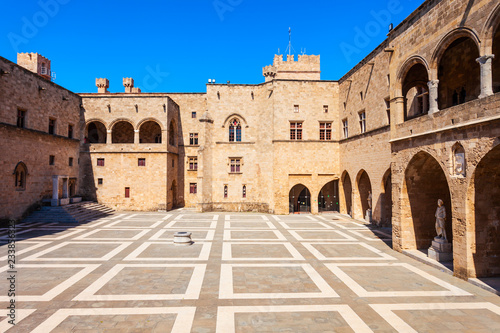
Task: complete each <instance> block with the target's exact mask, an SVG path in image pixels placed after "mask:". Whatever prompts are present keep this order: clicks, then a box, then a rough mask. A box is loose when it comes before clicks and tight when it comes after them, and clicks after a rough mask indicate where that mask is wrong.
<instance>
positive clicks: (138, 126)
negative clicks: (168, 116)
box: [135, 117, 165, 131]
mask: <svg viewBox="0 0 500 333" xmlns="http://www.w3.org/2000/svg"><path fill="white" fill-rule="evenodd" d="M148 121H154V122H155V123H157V124H158V126H160V128H161V130H162V131H163V130H164V129H165V128H164V126H163V123H162V122H161V121H159V120H158V119H156V118H153V117H148V118H144V119H142V120H141V121H139V122H138V123H137V126H136V128H135V129H136V130H140V129H141V126H142V125H143V124H144V123H147V122H148Z"/></svg>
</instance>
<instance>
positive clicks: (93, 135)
mask: <svg viewBox="0 0 500 333" xmlns="http://www.w3.org/2000/svg"><path fill="white" fill-rule="evenodd" d="M106 141H107V130H106V123H105V122H104V121H103V120H100V119H89V120H88V121H87V122H86V124H85V143H106Z"/></svg>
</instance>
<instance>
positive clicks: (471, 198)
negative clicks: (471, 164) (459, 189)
mask: <svg viewBox="0 0 500 333" xmlns="http://www.w3.org/2000/svg"><path fill="white" fill-rule="evenodd" d="M467 221H468V223H467V224H468V229H469V232H468V235H469V240H468V244H470V249H471V250H470V253H469V254H468V257H469V258H468V259H469V260H468V266H470V268H468V271H469V272H468V275H469V276H471V277H476V276H477V277H487V276H493V275H498V274H500V227H499V224H500V144H497V145H496V146H495V147H493V148H492V149H491V150H490V151H489V152H488V153H487V154H486V155H485V156H483V158H482V159H481V160H480V162H479V163H478V165H477V167H476V169H475V170H474V174H473V176H472V177H471V182H470V186H469V190H468V193H467Z"/></svg>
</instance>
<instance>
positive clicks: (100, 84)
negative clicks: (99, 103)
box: [95, 78, 109, 94]
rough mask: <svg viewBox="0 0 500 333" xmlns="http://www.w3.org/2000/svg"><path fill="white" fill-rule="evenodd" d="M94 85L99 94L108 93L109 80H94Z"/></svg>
mask: <svg viewBox="0 0 500 333" xmlns="http://www.w3.org/2000/svg"><path fill="white" fill-rule="evenodd" d="M95 85H96V86H97V92H98V93H99V94H105V93H107V92H108V88H109V80H108V79H100V78H99V79H95Z"/></svg>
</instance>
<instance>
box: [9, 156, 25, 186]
mask: <svg viewBox="0 0 500 333" xmlns="http://www.w3.org/2000/svg"><path fill="white" fill-rule="evenodd" d="M12 174H13V175H14V186H15V188H16V190H18V191H24V190H25V189H26V178H27V176H28V167H27V166H26V164H25V163H24V162H22V161H20V162H18V163H17V164H16V167H15V168H14V172H13V173H12Z"/></svg>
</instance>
